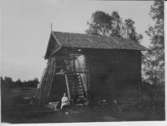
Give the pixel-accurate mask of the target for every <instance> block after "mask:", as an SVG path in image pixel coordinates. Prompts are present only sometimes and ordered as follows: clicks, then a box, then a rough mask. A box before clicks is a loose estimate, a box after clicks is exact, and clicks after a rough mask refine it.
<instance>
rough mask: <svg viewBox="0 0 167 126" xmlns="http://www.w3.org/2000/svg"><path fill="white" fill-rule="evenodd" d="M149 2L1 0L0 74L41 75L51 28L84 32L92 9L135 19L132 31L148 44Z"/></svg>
mask: <svg viewBox="0 0 167 126" xmlns="http://www.w3.org/2000/svg"><path fill="white" fill-rule="evenodd" d="M152 3H153V2H152V1H102V0H101V1H98V0H1V3H0V5H1V7H0V8H1V9H0V29H1V30H0V37H1V45H0V46H1V53H0V56H1V58H0V60H1V67H0V74H1V75H2V76H10V77H12V78H13V79H14V80H16V79H18V78H20V79H21V80H28V79H34V78H38V79H40V78H41V75H42V73H43V70H44V68H45V67H46V60H44V54H45V51H46V47H47V44H48V39H49V35H50V31H51V24H53V30H55V31H62V32H76V33H85V30H86V29H87V28H88V25H87V21H89V20H90V17H91V14H92V13H93V12H95V11H96V10H101V11H105V12H107V13H111V12H112V11H118V12H119V14H120V16H121V17H122V18H123V19H125V18H131V19H133V20H134V21H135V26H136V30H137V32H138V33H141V34H142V35H143V36H144V39H143V40H142V44H143V45H145V46H148V45H149V38H148V37H147V35H146V34H145V31H146V30H147V29H148V27H149V26H150V25H152V24H153V21H152V19H151V17H150V15H149V11H150V6H151V5H152Z"/></svg>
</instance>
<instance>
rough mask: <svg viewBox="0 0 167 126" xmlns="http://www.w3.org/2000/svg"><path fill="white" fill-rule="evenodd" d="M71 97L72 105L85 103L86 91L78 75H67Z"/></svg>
mask: <svg viewBox="0 0 167 126" xmlns="http://www.w3.org/2000/svg"><path fill="white" fill-rule="evenodd" d="M67 77H68V81H69V87H70V92H71V97H72V99H73V101H74V103H84V102H85V101H87V96H86V91H85V88H84V85H83V81H82V78H81V75H80V73H70V74H67Z"/></svg>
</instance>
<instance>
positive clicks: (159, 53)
mask: <svg viewBox="0 0 167 126" xmlns="http://www.w3.org/2000/svg"><path fill="white" fill-rule="evenodd" d="M150 15H151V17H152V19H153V20H154V22H155V24H154V26H150V27H149V28H148V30H147V31H146V33H147V35H148V36H149V37H150V40H151V44H150V47H149V50H148V51H147V52H146V53H145V55H144V57H143V63H144V64H143V73H144V79H145V81H147V82H149V83H151V84H161V83H164V64H165V62H164V4H163V0H158V1H155V2H154V4H153V5H152V6H151V11H150Z"/></svg>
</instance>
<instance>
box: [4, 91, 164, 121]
mask: <svg viewBox="0 0 167 126" xmlns="http://www.w3.org/2000/svg"><path fill="white" fill-rule="evenodd" d="M35 91H36V89H5V90H2V121H3V122H10V123H47V122H104V121H140V120H164V108H163V107H162V106H159V107H158V108H159V109H158V111H156V110H155V109H153V108H152V107H150V104H149V103H148V104H141V105H137V106H136V105H128V104H119V105H114V104H101V105H94V106H82V107H81V106H80V107H79V106H72V107H71V108H69V109H68V110H67V111H68V114H65V112H64V111H55V112H54V111H52V110H51V109H49V108H46V107H41V106H37V105H33V104H29V101H28V100H27V99H24V98H27V97H31V96H33V95H34V93H35ZM158 105H160V104H158ZM160 108H162V109H160Z"/></svg>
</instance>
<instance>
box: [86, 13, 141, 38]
mask: <svg viewBox="0 0 167 126" xmlns="http://www.w3.org/2000/svg"><path fill="white" fill-rule="evenodd" d="M88 25H89V28H88V30H87V31H86V32H87V33H88V34H94V35H102V36H117V37H121V38H127V39H132V40H135V41H139V40H140V39H141V38H142V36H141V35H140V34H138V33H137V32H136V29H135V22H134V21H133V20H132V19H126V20H124V21H123V20H122V18H121V17H120V15H119V13H118V12H116V11H113V12H112V13H111V14H108V13H105V12H103V11H96V12H94V13H93V14H92V17H91V21H90V22H88Z"/></svg>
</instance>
